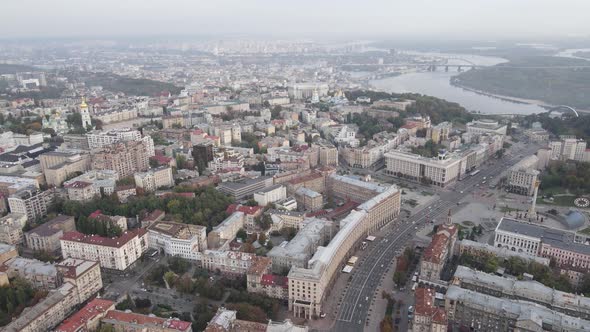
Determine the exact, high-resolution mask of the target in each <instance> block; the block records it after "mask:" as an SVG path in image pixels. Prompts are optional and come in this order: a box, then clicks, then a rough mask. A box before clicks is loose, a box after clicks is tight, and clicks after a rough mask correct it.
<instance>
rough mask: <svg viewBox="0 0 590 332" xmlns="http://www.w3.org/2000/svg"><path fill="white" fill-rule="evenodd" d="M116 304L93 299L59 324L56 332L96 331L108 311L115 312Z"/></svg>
mask: <svg viewBox="0 0 590 332" xmlns="http://www.w3.org/2000/svg"><path fill="white" fill-rule="evenodd" d="M115 304H116V303H115V302H114V301H109V300H105V299H99V298H96V299H93V300H92V301H90V302H88V304H86V305H85V306H84V307H82V309H80V310H78V311H77V312H76V313H74V314H73V315H71V316H70V317H68V318H67V319H66V320H64V321H63V322H62V323H61V324H59V326H58V327H57V328H55V332H81V331H96V330H98V328H99V325H100V320H101V319H102V318H103V317H104V316H105V315H106V313H107V311H110V310H115Z"/></svg>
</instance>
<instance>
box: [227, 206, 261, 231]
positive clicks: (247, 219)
mask: <svg viewBox="0 0 590 332" xmlns="http://www.w3.org/2000/svg"><path fill="white" fill-rule="evenodd" d="M263 211H264V207H263V206H260V205H257V206H248V205H242V204H230V205H229V206H228V207H227V209H226V210H225V212H226V213H227V214H228V215H232V214H233V213H234V212H242V213H243V214H244V228H245V229H246V231H247V232H256V231H260V229H259V227H258V225H257V224H256V219H258V218H260V217H261V216H262V212H263Z"/></svg>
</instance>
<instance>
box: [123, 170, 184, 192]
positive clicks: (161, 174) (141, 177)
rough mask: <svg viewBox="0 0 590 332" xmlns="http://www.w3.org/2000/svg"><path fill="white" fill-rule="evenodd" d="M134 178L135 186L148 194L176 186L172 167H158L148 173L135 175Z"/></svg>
mask: <svg viewBox="0 0 590 332" xmlns="http://www.w3.org/2000/svg"><path fill="white" fill-rule="evenodd" d="M133 177H134V178H135V185H136V186H137V187H138V188H142V189H143V190H144V191H146V192H154V191H156V190H158V189H160V188H169V187H172V186H174V178H173V177H172V168H170V167H158V168H154V169H150V170H148V171H147V172H141V173H135V174H134V175H133Z"/></svg>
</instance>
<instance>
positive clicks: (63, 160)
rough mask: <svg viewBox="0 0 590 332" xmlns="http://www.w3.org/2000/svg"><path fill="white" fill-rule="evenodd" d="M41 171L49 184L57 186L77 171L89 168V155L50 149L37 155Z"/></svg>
mask: <svg viewBox="0 0 590 332" xmlns="http://www.w3.org/2000/svg"><path fill="white" fill-rule="evenodd" d="M39 161H40V163H41V171H42V172H43V174H44V175H45V181H46V183H47V184H48V185H50V186H55V187H59V186H61V185H62V183H64V182H65V181H66V180H67V179H69V178H71V177H72V176H73V175H75V174H77V173H84V172H86V171H88V170H90V161H91V159H90V155H89V154H81V153H78V152H66V151H50V152H46V153H44V154H42V155H40V156H39Z"/></svg>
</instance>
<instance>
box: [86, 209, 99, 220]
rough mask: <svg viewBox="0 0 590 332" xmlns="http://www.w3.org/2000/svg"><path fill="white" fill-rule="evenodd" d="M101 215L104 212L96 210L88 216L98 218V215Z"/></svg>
mask: <svg viewBox="0 0 590 332" xmlns="http://www.w3.org/2000/svg"><path fill="white" fill-rule="evenodd" d="M101 215H102V212H101V211H100V210H96V211H94V212H92V213H91V214H90V215H89V216H88V218H96V217H98V216H101Z"/></svg>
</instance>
